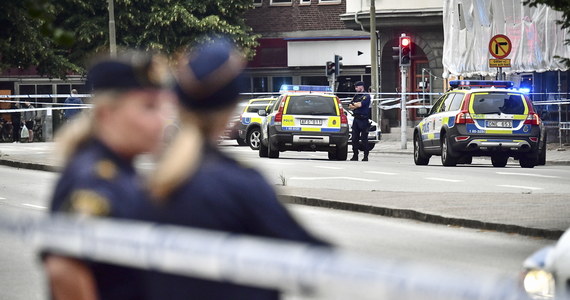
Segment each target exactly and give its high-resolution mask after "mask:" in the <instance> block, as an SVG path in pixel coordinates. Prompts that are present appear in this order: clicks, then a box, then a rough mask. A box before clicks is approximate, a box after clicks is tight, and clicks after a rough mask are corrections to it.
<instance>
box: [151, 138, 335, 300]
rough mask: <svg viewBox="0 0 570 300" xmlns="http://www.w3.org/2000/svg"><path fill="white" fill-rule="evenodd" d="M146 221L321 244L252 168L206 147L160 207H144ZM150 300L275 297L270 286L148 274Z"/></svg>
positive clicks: (322, 243)
mask: <svg viewBox="0 0 570 300" xmlns="http://www.w3.org/2000/svg"><path fill="white" fill-rule="evenodd" d="M143 219H144V220H146V221H152V222H157V223H161V224H176V225H182V226H190V227H197V228H203V229H209V230H217V231H223V232H228V233H235V234H245V235H254V236H262V237H269V238H278V239H284V240H290V241H297V242H304V243H309V244H313V245H326V243H325V242H323V241H321V240H319V239H317V238H315V237H313V236H312V235H311V234H309V233H308V232H307V231H306V230H304V229H303V228H302V227H301V226H300V225H299V224H298V223H297V222H296V221H295V219H293V217H292V216H291V215H290V214H289V212H288V211H287V210H286V209H285V207H283V205H282V204H281V203H280V202H279V201H278V199H277V197H276V194H275V192H274V190H273V189H272V188H271V186H270V185H269V184H268V183H267V182H266V181H265V179H264V178H263V177H262V175H261V174H259V173H258V172H257V171H255V170H253V169H251V168H246V167H243V166H241V165H240V164H239V163H238V162H236V161H235V160H233V159H231V158H229V157H227V156H225V155H224V154H222V153H221V152H219V150H217V149H215V148H214V147H208V148H206V150H205V151H204V153H203V160H202V162H201V165H200V167H199V168H198V171H197V173H195V174H194V175H193V176H192V177H191V178H190V179H188V180H186V181H185V182H184V183H183V184H182V185H181V186H180V188H179V189H178V190H176V191H174V192H173V193H172V194H171V196H170V197H169V201H168V203H167V204H165V205H164V206H151V207H149V208H148V209H146V213H145V216H144V217H143ZM145 286H146V287H147V288H148V294H147V296H148V297H149V299H171V300H176V299H194V300H197V299H244V300H245V299H248V300H251V299H279V293H278V291H275V290H268V289H261V288H254V287H247V286H239V285H235V284H230V283H225V282H216V281H208V280H202V279H196V278H190V277H183V276H176V275H169V274H164V273H158V272H155V273H152V274H150V275H149V281H148V283H146V284H145Z"/></svg>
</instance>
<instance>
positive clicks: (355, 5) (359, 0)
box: [346, 0, 443, 13]
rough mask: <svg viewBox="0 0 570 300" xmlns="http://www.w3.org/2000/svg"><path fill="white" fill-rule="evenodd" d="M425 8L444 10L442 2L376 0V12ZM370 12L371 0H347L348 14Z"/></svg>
mask: <svg viewBox="0 0 570 300" xmlns="http://www.w3.org/2000/svg"><path fill="white" fill-rule="evenodd" d="M425 8H443V3H442V1H441V0H404V1H393V0H376V10H400V9H414V10H421V9H425ZM368 10H370V0H346V12H348V13H355V12H358V11H368Z"/></svg>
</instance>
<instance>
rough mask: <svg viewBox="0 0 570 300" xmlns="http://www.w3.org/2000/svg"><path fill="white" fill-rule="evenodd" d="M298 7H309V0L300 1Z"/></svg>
mask: <svg viewBox="0 0 570 300" xmlns="http://www.w3.org/2000/svg"><path fill="white" fill-rule="evenodd" d="M299 5H311V0H300V2H299Z"/></svg>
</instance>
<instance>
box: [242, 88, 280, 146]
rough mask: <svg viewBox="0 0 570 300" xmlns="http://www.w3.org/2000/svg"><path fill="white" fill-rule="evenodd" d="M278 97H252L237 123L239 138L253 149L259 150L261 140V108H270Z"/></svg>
mask: <svg viewBox="0 0 570 300" xmlns="http://www.w3.org/2000/svg"><path fill="white" fill-rule="evenodd" d="M275 100H276V98H258V99H251V100H249V102H248V103H247V105H246V106H245V109H244V110H243V112H242V113H241V115H240V118H239V119H240V121H239V123H238V125H237V128H238V134H239V139H241V140H242V141H244V142H245V144H246V145H248V146H249V147H250V148H251V149H252V150H258V149H259V144H260V141H261V119H262V117H261V116H260V115H259V114H258V112H259V111H260V110H265V111H267V110H269V107H271V105H273V103H274V102H275Z"/></svg>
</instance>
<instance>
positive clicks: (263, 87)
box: [253, 77, 269, 93]
mask: <svg viewBox="0 0 570 300" xmlns="http://www.w3.org/2000/svg"><path fill="white" fill-rule="evenodd" d="M267 91H269V87H268V84H267V77H253V92H254V93H263V92H267Z"/></svg>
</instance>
